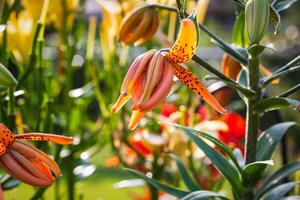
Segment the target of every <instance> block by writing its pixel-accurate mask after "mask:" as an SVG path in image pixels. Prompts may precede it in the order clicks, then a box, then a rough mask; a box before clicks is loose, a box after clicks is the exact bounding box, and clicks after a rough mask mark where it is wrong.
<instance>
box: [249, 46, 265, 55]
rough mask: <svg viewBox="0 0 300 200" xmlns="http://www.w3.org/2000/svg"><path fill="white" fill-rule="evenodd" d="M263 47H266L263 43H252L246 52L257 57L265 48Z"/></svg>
mask: <svg viewBox="0 0 300 200" xmlns="http://www.w3.org/2000/svg"><path fill="white" fill-rule="evenodd" d="M265 48H266V47H265V46H263V45H259V44H254V45H252V46H250V47H249V48H248V53H249V54H250V55H252V56H254V57H257V56H258V55H260V54H261V53H262V52H263V51H264V50H265Z"/></svg>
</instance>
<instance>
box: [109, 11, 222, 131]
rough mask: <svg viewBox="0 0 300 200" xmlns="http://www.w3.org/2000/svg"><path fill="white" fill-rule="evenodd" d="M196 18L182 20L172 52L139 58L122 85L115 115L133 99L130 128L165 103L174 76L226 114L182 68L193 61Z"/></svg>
mask: <svg viewBox="0 0 300 200" xmlns="http://www.w3.org/2000/svg"><path fill="white" fill-rule="evenodd" d="M195 16H196V13H195V12H193V13H192V14H191V16H190V18H186V19H183V20H181V25H180V30H179V34H178V37H177V39H176V41H175V43H174V45H173V46H172V48H171V49H170V50H169V51H167V52H166V51H165V50H161V51H157V50H150V51H148V52H146V53H145V54H142V55H140V56H139V57H137V58H136V59H135V60H134V62H133V63H132V65H131V66H130V68H129V70H128V72H127V74H126V76H125V79H124V80H123V83H122V86H121V95H120V96H119V98H118V100H117V102H116V103H115V105H114V106H113V107H112V112H117V111H118V110H119V109H120V108H121V107H122V106H123V105H124V104H125V103H126V102H127V101H128V100H129V99H130V98H132V101H133V104H134V105H133V107H132V110H133V113H132V116H131V120H130V122H129V126H128V127H129V129H131V130H132V129H134V128H135V127H136V126H137V124H138V122H139V121H140V120H141V119H142V118H143V117H144V113H145V112H148V111H150V110H152V109H154V108H155V107H156V106H158V105H159V104H161V103H163V100H164V99H165V98H166V97H167V95H168V94H169V92H170V90H171V88H172V85H173V76H174V75H175V76H176V77H177V78H178V79H179V80H180V81H181V82H182V83H184V84H185V85H186V86H187V87H188V88H190V89H191V90H192V91H193V92H194V93H195V94H196V95H198V96H199V97H201V98H203V99H204V100H205V101H206V102H207V103H209V104H210V105H211V106H212V107H213V108H214V109H215V110H217V111H218V112H220V113H222V114H224V113H226V112H227V110H225V109H224V108H223V107H222V105H221V104H220V103H219V102H218V101H217V100H216V98H215V97H214V96H213V95H212V94H211V93H210V92H209V91H208V90H207V88H206V87H205V86H204V85H203V84H202V83H201V82H200V80H199V79H198V78H197V77H196V76H195V75H194V74H193V73H192V72H190V71H189V70H188V69H186V68H184V67H182V66H181V65H180V64H182V63H186V62H188V61H190V60H191V59H192V57H193V55H194V54H195V51H196V48H197V44H198V27H197V25H196V24H197V23H195V21H194V20H193V18H195Z"/></svg>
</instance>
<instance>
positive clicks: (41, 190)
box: [30, 188, 46, 200]
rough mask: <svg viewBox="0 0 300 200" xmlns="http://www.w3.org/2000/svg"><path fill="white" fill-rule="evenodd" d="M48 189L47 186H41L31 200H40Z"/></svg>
mask: <svg viewBox="0 0 300 200" xmlns="http://www.w3.org/2000/svg"><path fill="white" fill-rule="evenodd" d="M45 191H46V189H45V188H39V189H38V190H37V191H36V192H35V194H34V195H33V197H31V199H30V200H39V199H41V197H42V196H43V194H44V193H45Z"/></svg>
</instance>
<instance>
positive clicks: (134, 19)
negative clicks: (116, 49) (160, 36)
mask: <svg viewBox="0 0 300 200" xmlns="http://www.w3.org/2000/svg"><path fill="white" fill-rule="evenodd" d="M158 26H159V15H158V11H157V10H156V9H155V8H154V7H150V5H148V4H145V5H142V6H140V7H137V8H136V9H134V10H133V11H132V12H130V13H128V14H127V15H126V16H125V17H124V19H123V20H122V23H121V27H120V40H121V41H123V42H124V43H125V44H134V45H135V46H137V45H139V44H141V43H143V42H145V41H147V40H149V39H150V38H152V36H153V35H154V34H155V33H156V31H157V29H158Z"/></svg>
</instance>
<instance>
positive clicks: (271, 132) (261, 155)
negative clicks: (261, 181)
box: [256, 122, 296, 161]
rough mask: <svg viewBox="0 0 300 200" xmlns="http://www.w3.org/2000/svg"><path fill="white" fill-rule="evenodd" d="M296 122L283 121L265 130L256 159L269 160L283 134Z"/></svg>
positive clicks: (258, 145) (260, 139)
mask: <svg viewBox="0 0 300 200" xmlns="http://www.w3.org/2000/svg"><path fill="white" fill-rule="evenodd" d="M295 124H296V123H295V122H282V123H279V124H276V125H273V126H271V127H270V128H268V129H267V130H265V131H264V132H263V133H262V134H261V136H260V137H259V139H258V143H257V153H256V160H258V161H261V160H269V159H270V158H271V156H272V154H273V152H274V151H275V148H276V146H277V144H278V143H279V142H280V141H281V139H282V137H283V135H284V134H285V133H286V132H287V131H288V129H289V128H291V127H292V126H294V125H295Z"/></svg>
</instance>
